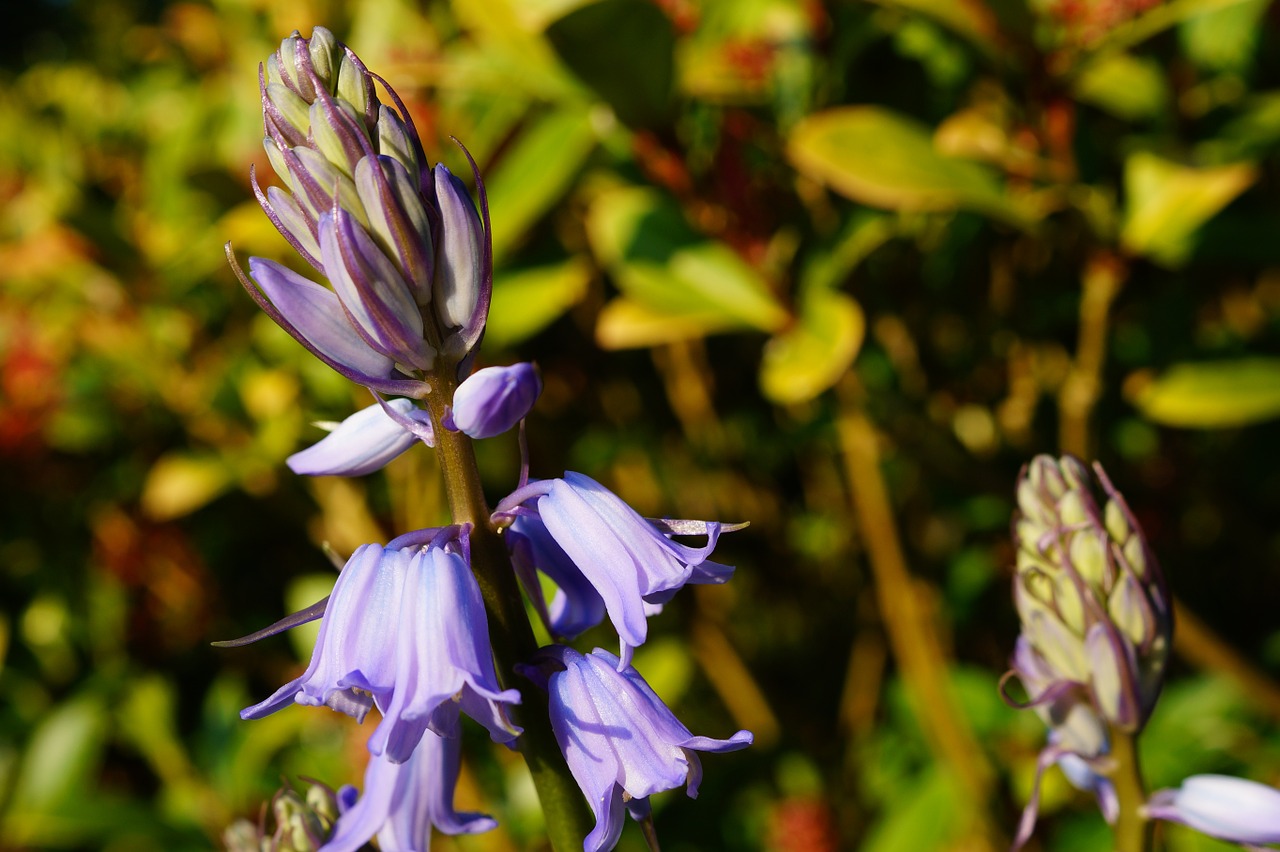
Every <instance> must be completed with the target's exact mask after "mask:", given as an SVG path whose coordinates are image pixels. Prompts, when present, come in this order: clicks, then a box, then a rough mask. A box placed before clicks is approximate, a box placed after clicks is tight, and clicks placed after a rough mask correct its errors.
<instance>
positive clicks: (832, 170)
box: [787, 106, 1030, 227]
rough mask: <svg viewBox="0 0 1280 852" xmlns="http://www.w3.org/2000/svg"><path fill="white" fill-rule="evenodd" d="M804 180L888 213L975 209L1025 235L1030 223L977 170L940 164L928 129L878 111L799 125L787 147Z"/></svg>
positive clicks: (834, 112) (853, 109)
mask: <svg viewBox="0 0 1280 852" xmlns="http://www.w3.org/2000/svg"><path fill="white" fill-rule="evenodd" d="M787 153H788V155H789V156H790V158H791V162H792V163H793V164H795V167H796V168H797V169H798V170H799V171H800V172H801V173H802V174H804V175H806V176H808V177H810V178H813V179H814V180H817V181H820V182H822V183H824V184H827V185H828V186H830V187H831V188H832V189H834V190H835V191H836V192H839V193H841V194H842V195H846V196H848V197H849V198H852V199H853V200H854V201H860V202H862V203H864V204H869V205H872V206H874V207H884V208H888V209H890V210H956V209H961V208H964V209H970V210H976V211H979V212H981V213H985V214H987V215H989V216H992V217H994V218H997V219H1000V220H1002V221H1005V222H1009V223H1011V224H1014V225H1017V226H1019V227H1028V226H1029V225H1030V216H1029V214H1028V212H1027V211H1025V210H1023V209H1022V208H1020V207H1019V206H1018V205H1017V204H1016V203H1015V202H1014V201H1013V200H1012V199H1010V198H1009V197H1008V196H1007V195H1005V193H1004V189H1003V187H1002V186H1001V183H1000V181H999V180H998V179H997V178H996V176H995V174H994V173H992V172H991V171H990V170H989V169H987V168H985V167H984V166H981V165H979V164H977V163H973V162H969V161H966V160H957V159H953V158H951V157H946V156H943V155H942V154H941V153H939V152H938V150H937V148H935V147H934V144H933V137H932V134H931V133H930V131H929V129H928V128H927V127H925V126H924V125H922V124H920V123H919V122H916V121H914V120H913V119H910V118H907V117H906V116H903V115H899V114H897V113H894V112H891V111H889V110H886V109H882V108H880V107H874V106H849V107H837V108H836V109H831V110H827V111H826V112H821V113H817V114H815V115H811V116H809V117H808V118H806V119H804V120H803V121H801V122H800V123H799V124H797V125H796V127H795V129H794V130H793V131H792V132H791V137H790V139H789V140H788V143H787Z"/></svg>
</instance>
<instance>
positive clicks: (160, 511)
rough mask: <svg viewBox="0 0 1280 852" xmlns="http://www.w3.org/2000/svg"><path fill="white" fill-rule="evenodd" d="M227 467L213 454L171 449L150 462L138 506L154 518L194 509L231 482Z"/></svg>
mask: <svg viewBox="0 0 1280 852" xmlns="http://www.w3.org/2000/svg"><path fill="white" fill-rule="evenodd" d="M231 481H232V477H231V470H230V469H229V468H228V466H227V464H226V463H225V462H224V461H223V460H222V459H219V458H217V457H215V456H196V455H191V454H188V453H182V452H173V453H168V454H166V455H163V456H161V457H160V458H159V459H157V460H156V463H155V464H153V465H152V466H151V470H150V471H149V472H148V473H147V479H146V482H145V483H144V484H143V486H142V510H143V511H144V512H146V513H147V514H148V515H149V516H151V517H152V518H155V519H156V520H162V521H163V520H171V519H173V518H179V517H182V516H183V515H186V514H188V513H190V512H194V511H195V510H196V509H199V508H200V507H201V506H203V505H205V504H206V503H208V502H209V501H210V500H212V499H213V498H214V497H217V496H218V495H219V494H221V493H222V492H223V491H225V490H226V489H227V488H228V487H229V486H230V485H231Z"/></svg>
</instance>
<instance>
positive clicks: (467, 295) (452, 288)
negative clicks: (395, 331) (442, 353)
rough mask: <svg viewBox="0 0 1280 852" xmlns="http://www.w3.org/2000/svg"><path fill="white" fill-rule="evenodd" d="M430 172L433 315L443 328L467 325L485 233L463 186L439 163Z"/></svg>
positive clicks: (475, 299) (472, 310)
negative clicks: (434, 227) (435, 237)
mask: <svg viewBox="0 0 1280 852" xmlns="http://www.w3.org/2000/svg"><path fill="white" fill-rule="evenodd" d="M433 171H434V174H435V189H436V204H437V205H439V209H440V239H439V241H438V242H437V243H436V280H435V304H436V316H438V317H439V318H440V324H441V325H442V326H443V327H444V328H467V327H468V326H469V325H470V324H471V321H472V317H473V315H474V314H475V312H476V308H477V305H478V301H479V298H480V283H481V277H482V272H483V265H484V243H485V232H484V229H483V228H482V227H481V224H480V216H479V215H478V214H477V213H476V207H475V204H474V203H472V201H471V195H470V194H469V193H468V192H467V187H466V185H465V184H464V183H463V182H462V181H460V180H458V178H457V177H455V176H454V175H453V174H451V173H450V172H449V170H448V169H447V168H445V167H444V166H443V165H437V166H436V167H435V169H434V170H433ZM453 354H455V355H456V354H461V353H453Z"/></svg>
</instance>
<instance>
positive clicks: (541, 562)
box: [503, 515, 605, 639]
mask: <svg viewBox="0 0 1280 852" xmlns="http://www.w3.org/2000/svg"><path fill="white" fill-rule="evenodd" d="M503 538H504V539H505V541H506V544H507V548H508V549H509V550H510V552H511V564H512V567H513V568H514V569H515V572H516V576H517V577H518V578H519V579H520V584H521V585H522V586H524V590H525V593H526V594H527V595H528V596H529V599H530V600H532V601H533V605H534V608H535V609H536V610H537V611H538V614H539V615H540V616H541V617H542V622H543V624H545V625H546V626H547V630H549V631H550V632H551V634H552V635H553V636H555V637H557V638H560V639H572V638H574V637H575V636H577V635H578V634H580V633H582V632H583V631H585V630H589V629H590V628H592V627H595V626H596V625H597V624H599V623H600V622H601V621H604V616H605V608H604V598H602V597H600V593H599V592H597V591H596V590H595V587H594V586H592V585H591V583H590V581H588V580H587V578H586V577H585V576H583V574H582V571H580V570H579V569H578V566H577V565H575V564H574V562H573V560H572V559H570V558H569V555H568V554H567V553H565V552H564V549H563V548H562V547H560V545H558V544H556V541H555V539H554V538H552V537H551V533H549V532H547V527H546V525H545V524H543V523H542V518H540V517H538V516H537V515H518V516H517V517H516V518H515V520H514V521H513V522H512V523H511V526H509V527H507V528H506V529H505V530H504V531H503ZM539 570H541V571H542V573H544V574H546V575H547V577H549V578H550V579H551V582H553V583H554V584H555V586H556V593H555V597H554V598H552V600H551V604H550V606H548V605H547V602H546V598H545V597H544V596H543V593H542V584H541V583H540V582H539V581H538V573H537V572H538V571H539Z"/></svg>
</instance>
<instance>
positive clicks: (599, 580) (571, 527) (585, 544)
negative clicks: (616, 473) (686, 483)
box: [494, 471, 733, 666]
mask: <svg viewBox="0 0 1280 852" xmlns="http://www.w3.org/2000/svg"><path fill="white" fill-rule="evenodd" d="M521 515H524V516H530V515H536V517H537V518H538V519H539V520H540V521H541V523H542V525H543V526H544V527H545V528H546V531H547V533H548V534H549V535H550V537H551V540H553V541H554V542H555V544H556V545H558V546H559V548H560V549H561V550H562V551H563V552H564V553H565V554H566V555H567V556H568V558H569V560H570V561H572V563H573V564H574V565H575V566H577V568H578V571H580V572H581V574H582V576H583V577H585V578H586V580H587V582H588V583H590V585H591V586H592V587H593V588H594V589H595V591H596V593H597V594H598V595H599V596H600V598H601V599H602V600H603V601H604V606H605V610H606V611H607V612H608V614H609V619H610V621H612V622H613V626H614V628H615V629H616V630H617V631H618V637H619V639H620V640H621V654H622V662H621V665H622V666H626V665H628V664H629V663H630V661H631V652H632V651H633V650H634V649H635V648H637V647H639V646H640V645H642V644H643V643H644V640H645V636H646V634H647V629H648V627H647V624H646V621H645V617H646V615H647V614H648V612H647V611H646V604H648V605H652V604H663V603H666V602H667V601H669V600H670V599H671V598H672V596H673V595H675V593H676V592H677V591H678V590H679V589H680V588H681V587H683V586H684V585H685V584H686V583H724V582H726V581H728V579H729V578H730V577H731V576H733V568H731V567H729V566H727V565H719V564H717V563H715V562H709V561H707V557H708V556H710V555H711V551H712V550H714V549H715V546H716V541H717V539H719V537H720V533H721V532H722V530H723V527H722V525H721V524H719V523H716V522H713V521H659V522H653V521H648V520H646V519H644V518H642V517H641V516H640V515H638V514H637V513H636V511H635V510H634V509H632V508H631V507H630V506H628V505H627V504H626V503H624V502H623V501H622V500H621V499H620V498H619V497H618V496H617V495H616V494H614V493H613V492H612V491H609V490H608V489H607V488H605V487H604V486H603V485H601V484H600V483H598V482H596V481H595V480H594V479H591V478H590V477H588V476H584V475H583V474H581V473H574V472H572V471H570V472H568V473H566V474H565V475H564V479H546V480H541V481H537V482H531V483H529V484H528V485H526V486H524V487H522V488H519V489H517V490H516V491H515V492H513V493H512V494H510V495H509V496H507V498H506V499H504V500H503V501H502V502H501V503H499V504H498V507H497V511H495V512H494V519H495V520H496V521H499V522H501V521H504V520H505V521H508V522H509V521H510V520H511V519H513V518H515V517H518V516H521ZM660 525H661V526H660ZM672 534H680V535H706V536H707V543H706V545H705V546H703V547H688V546H686V545H683V544H679V543H677V542H675V541H672V540H671V538H670V536H671V535H672ZM526 536H527V532H526ZM537 567H539V568H542V569H543V570H544V571H546V572H548V573H549V574H552V573H554V570H555V569H554V568H553V567H548V565H539V566H537ZM561 590H562V591H570V590H571V588H570V587H566V586H562V587H561ZM584 606H590V604H584Z"/></svg>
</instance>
